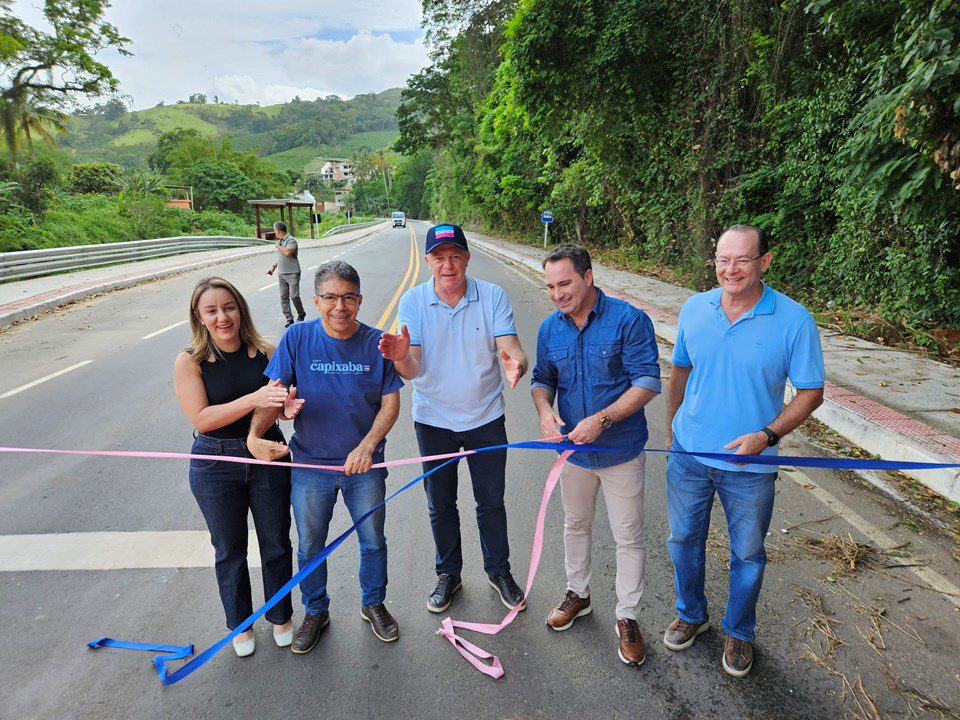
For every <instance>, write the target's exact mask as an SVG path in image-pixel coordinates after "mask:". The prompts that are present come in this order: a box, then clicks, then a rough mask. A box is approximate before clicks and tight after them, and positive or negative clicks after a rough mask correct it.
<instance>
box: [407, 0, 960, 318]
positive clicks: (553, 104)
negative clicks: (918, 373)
mask: <svg viewBox="0 0 960 720" xmlns="http://www.w3.org/2000/svg"><path fill="white" fill-rule="evenodd" d="M424 16H425V23H426V26H427V28H428V30H429V32H430V38H431V40H432V42H433V48H434V53H433V64H432V65H431V66H430V67H428V68H427V69H425V70H424V71H422V72H421V73H420V74H418V75H416V76H413V77H412V78H411V80H410V81H409V83H408V86H407V88H406V89H405V90H404V91H403V102H402V105H401V108H400V110H399V111H398V120H399V125H400V131H401V138H400V140H399V141H398V144H397V148H398V149H400V150H402V151H403V152H405V153H408V154H412V153H414V152H420V153H422V152H427V153H429V154H430V158H431V162H430V167H429V168H428V170H427V177H426V179H425V180H424V182H423V184H422V187H423V188H424V195H423V196H422V198H424V197H425V198H426V200H425V202H426V204H428V205H429V206H430V210H431V212H434V211H435V212H439V213H440V214H442V215H443V217H445V218H449V219H455V220H460V221H461V222H465V223H473V224H476V225H479V226H486V227H490V228H493V229H496V230H499V231H502V232H507V233H510V234H514V235H517V236H521V237H524V236H525V237H535V236H537V235H539V233H540V232H542V228H541V226H540V225H539V222H538V211H539V209H541V208H546V207H549V208H551V209H552V210H554V212H555V216H556V219H557V222H556V223H554V225H553V227H552V231H553V233H554V237H555V239H556V240H562V241H570V240H572V241H581V242H586V243H590V244H592V245H594V246H599V247H609V248H618V249H619V252H620V255H621V257H622V259H623V260H624V261H625V262H627V263H635V264H638V265H641V266H643V265H647V266H654V265H656V266H669V267H672V268H674V269H675V270H676V271H677V272H678V273H679V274H680V276H682V277H684V278H686V280H687V281H688V282H689V283H690V284H691V285H693V286H695V287H701V288H702V287H706V286H707V285H708V284H709V283H710V282H711V273H710V271H709V269H708V267H707V265H706V260H707V259H708V258H709V257H710V255H711V253H712V251H713V243H714V242H715V240H716V238H717V236H718V235H719V233H720V232H721V231H722V229H723V228H724V227H725V226H727V225H729V224H732V223H734V222H754V223H760V224H762V225H763V226H764V227H765V228H766V229H767V230H768V231H769V232H770V234H771V235H772V237H773V239H774V264H773V267H772V269H771V272H770V274H769V278H770V280H771V281H772V282H773V283H774V284H776V285H777V286H779V287H783V288H785V289H787V290H788V291H790V292H792V293H794V294H795V295H797V296H799V297H800V298H801V299H803V300H805V301H808V302H810V303H812V304H814V305H820V306H825V305H827V304H828V303H829V304H830V305H842V306H850V307H854V306H856V307H861V308H865V309H869V310H879V311H880V312H881V313H883V314H884V315H886V316H887V317H891V318H896V319H898V320H900V321H902V322H905V323H908V324H911V325H912V324H918V325H923V324H927V325H929V324H934V323H949V324H960V192H958V191H960V8H958V6H957V3H956V1H955V0H927V1H920V0H879V2H878V1H877V0H815V1H813V2H810V1H809V0H803V1H800V0H785V2H781V3H778V4H771V3H766V2H760V1H759V0H737V1H736V2H725V3H715V2H710V1H708V0H692V1H690V2H677V1H675V0H522V1H513V0H509V1H508V0H424ZM418 157H419V156H418ZM408 162H409V161H408ZM402 170H403V166H401V169H399V170H398V173H397V174H398V176H399V175H400V174H401V171H402ZM422 201H423V200H422Z"/></svg>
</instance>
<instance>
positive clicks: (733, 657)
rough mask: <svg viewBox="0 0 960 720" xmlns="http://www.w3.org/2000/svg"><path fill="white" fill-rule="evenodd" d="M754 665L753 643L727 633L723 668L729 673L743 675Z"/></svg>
mask: <svg viewBox="0 0 960 720" xmlns="http://www.w3.org/2000/svg"><path fill="white" fill-rule="evenodd" d="M752 667H753V643H749V642H747V641H746V640H740V639H738V638H735V637H732V636H730V635H727V641H726V642H725V643H724V645H723V669H724V670H726V671H727V674H728V675H733V676H734V677H743V676H744V675H746V674H747V673H749V672H750V669H751V668H752Z"/></svg>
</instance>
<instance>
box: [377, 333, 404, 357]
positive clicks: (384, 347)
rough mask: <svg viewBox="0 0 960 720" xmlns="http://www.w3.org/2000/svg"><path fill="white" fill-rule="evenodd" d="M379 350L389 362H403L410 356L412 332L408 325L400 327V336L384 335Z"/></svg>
mask: <svg viewBox="0 0 960 720" xmlns="http://www.w3.org/2000/svg"><path fill="white" fill-rule="evenodd" d="M377 348H378V349H379V350H380V352H381V353H382V354H383V356H384V357H385V358H386V359H387V360H393V361H394V362H403V361H404V360H406V359H407V356H408V355H409V354H410V331H409V330H407V326H406V325H401V326H400V334H399V335H391V334H390V333H386V332H385V333H383V334H382V335H381V336H380V343H379V344H378V345H377Z"/></svg>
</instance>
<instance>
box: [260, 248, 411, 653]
mask: <svg viewBox="0 0 960 720" xmlns="http://www.w3.org/2000/svg"><path fill="white" fill-rule="evenodd" d="M314 288H315V295H314V303H315V304H316V306H317V310H319V311H320V319H319V320H312V321H309V322H304V323H297V324H295V325H293V326H291V327H290V328H289V329H288V330H287V331H286V332H285V333H284V335H283V337H282V338H281V339H280V344H279V345H277V349H276V351H275V352H274V354H273V357H272V358H271V359H270V363H269V365H267V369H266V370H265V371H264V375H266V376H267V377H269V378H283V380H282V383H283V384H284V385H285V386H287V387H290V388H291V394H292V395H295V397H296V398H297V399H299V401H300V403H299V406H298V407H297V410H296V416H295V418H294V425H293V428H294V434H293V438H292V439H291V441H290V448H289V451H290V453H291V454H292V456H293V460H294V462H299V463H311V464H317V465H332V466H336V467H343V470H342V471H339V470H314V469H310V468H293V469H292V471H291V476H290V482H291V492H290V501H291V504H292V505H293V515H294V519H295V520H296V523H297V535H298V538H299V543H298V548H297V560H298V562H299V564H300V567H303V566H304V565H306V564H307V563H308V562H310V560H311V559H312V558H313V557H314V556H315V555H316V554H317V553H318V552H320V551H321V550H323V548H324V547H325V546H326V542H327V530H328V528H329V525H330V518H331V516H332V515H333V507H334V505H335V504H336V502H337V493H338V492H342V493H343V500H344V502H345V503H346V505H347V509H348V510H349V511H350V517H351V518H353V520H354V522H356V521H357V520H358V519H359V518H360V517H361V516H362V515H364V514H365V513H367V512H369V511H370V510H372V509H373V508H374V507H376V506H377V505H379V504H380V503H382V502H383V499H384V497H385V494H386V478H387V471H386V469H385V468H376V469H371V466H372V465H374V464H376V463H380V462H383V457H384V446H385V444H386V440H385V438H386V436H387V433H388V432H389V431H390V429H391V428H392V427H393V425H394V423H395V422H396V421H397V416H398V415H399V413H400V388H401V387H403V381H402V380H401V379H400V377H399V375H398V374H397V372H396V370H395V368H394V366H393V362H391V361H390V360H386V359H384V357H383V355H381V353H380V351H379V350H378V349H377V343H378V342H379V341H380V331H379V330H377V329H376V328H372V327H370V326H368V325H365V324H363V323H362V322H358V321H357V312H358V311H359V309H360V304H361V302H362V301H363V296H362V295H361V294H360V277H359V276H358V275H357V271H356V270H354V269H353V268H352V267H351V266H350V265H348V264H347V263H345V262H343V261H342V260H330V261H328V262H325V263H324V264H323V265H321V266H320V267H319V268H317V273H316V277H315V279H314ZM294 386H295V387H296V391H294V390H293V388H294ZM276 419H277V411H272V412H271V411H269V410H258V411H257V413H256V414H255V415H254V418H253V422H252V423H251V428H250V437H249V438H248V446H249V448H250V451H251V453H253V454H254V455H255V456H256V457H260V458H263V459H269V460H272V459H276V458H277V457H280V456H282V455H284V454H286V452H287V448H286V447H285V446H283V445H282V444H280V443H271V442H269V441H266V440H262V439H261V436H262V435H263V433H264V432H265V431H266V429H267V428H269V427H270V425H272V424H273V423H274V422H275V421H276ZM384 518H385V512H384V508H380V509H379V510H377V512H375V513H374V514H373V515H371V516H370V517H369V518H368V519H367V520H365V521H364V522H363V523H362V524H361V525H360V526H359V527H358V528H357V537H358V539H359V541H360V573H359V574H360V589H361V607H360V616H361V617H362V618H363V619H364V620H366V621H367V622H369V623H370V626H371V628H372V629H373V633H374V634H375V635H376V636H377V637H378V638H379V639H380V640H383V641H384V642H392V641H394V640H396V639H397V638H398V637H399V629H398V626H397V622H396V620H394V619H393V617H391V615H390V613H389V612H388V611H387V608H386V606H385V605H384V598H385V597H386V589H387V541H386V538H385V537H384V532H383V524H384ZM300 591H301V594H302V596H303V604H304V608H305V610H306V615H305V616H304V619H303V624H302V625H301V626H300V629H299V630H298V631H297V633H296V636H295V637H294V639H293V645H292V650H293V652H295V653H297V654H302V653H307V652H309V651H310V650H312V649H313V647H314V646H315V645H316V644H317V640H318V638H319V637H320V633H321V631H322V630H323V629H324V628H325V627H326V626H327V624H328V623H329V621H330V613H329V610H328V608H329V606H330V596H329V595H328V594H327V564H326V563H323V564H322V565H320V566H319V567H318V568H317V569H316V570H314V571H313V572H312V573H310V575H308V576H307V577H306V578H304V580H303V581H302V582H301V583H300Z"/></svg>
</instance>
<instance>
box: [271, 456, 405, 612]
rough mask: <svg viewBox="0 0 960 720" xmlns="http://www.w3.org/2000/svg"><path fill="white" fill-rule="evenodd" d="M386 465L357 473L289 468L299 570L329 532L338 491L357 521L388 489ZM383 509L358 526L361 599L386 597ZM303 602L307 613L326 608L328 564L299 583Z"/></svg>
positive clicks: (364, 601)
mask: <svg viewBox="0 0 960 720" xmlns="http://www.w3.org/2000/svg"><path fill="white" fill-rule="evenodd" d="M386 481H387V471H386V468H376V469H374V470H369V471H367V472H365V473H360V474H359V475H349V476H348V475H342V474H337V473H329V472H323V471H321V470H310V469H309V468H293V475H292V480H291V482H292V487H293V489H292V493H291V495H290V499H291V502H292V503H293V516H294V518H296V521H297V536H298V538H299V542H298V543H297V563H298V564H299V566H300V568H301V569H302V568H303V566H304V565H306V564H307V563H308V562H310V560H312V559H313V556H314V555H316V554H317V553H319V552H320V551H321V550H323V548H325V547H326V545H327V531H328V530H329V529H330V518H331V517H333V507H334V505H336V504H337V493H338V492H342V493H343V502H344V503H345V504H346V506H347V510H349V511H350V517H351V518H352V519H353V521H354V522H356V521H357V520H358V519H360V517H361V516H362V515H364V514H365V513H367V512H369V511H370V510H371V509H373V508H375V507H376V506H377V505H379V504H380V503H382V502H383V499H384V497H385V495H386V489H387V482H386ZM386 515H387V513H386V508H383V507H382V508H380V509H379V510H377V512H375V513H374V514H373V515H371V516H370V517H369V518H367V519H366V520H365V521H364V522H362V523H361V524H360V526H359V527H357V540H358V541H359V542H360V568H359V571H358V573H359V575H360V604H361V605H379V604H380V603H382V602H383V601H384V598H386V596H387V538H386V536H385V535H384V533H383V523H384V520H385V518H386ZM300 593H301V595H302V596H303V607H304V609H305V610H306V612H307V614H308V615H317V614H318V613H322V612H324V611H326V610H327V609H328V608H329V607H330V595H328V594H327V563H326V562H323V563H321V564H320V565H319V566H318V567H317V569H316V570H314V571H313V572H312V573H310V574H309V575H307V576H306V577H305V578H304V579H303V580H302V581H301V582H300Z"/></svg>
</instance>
